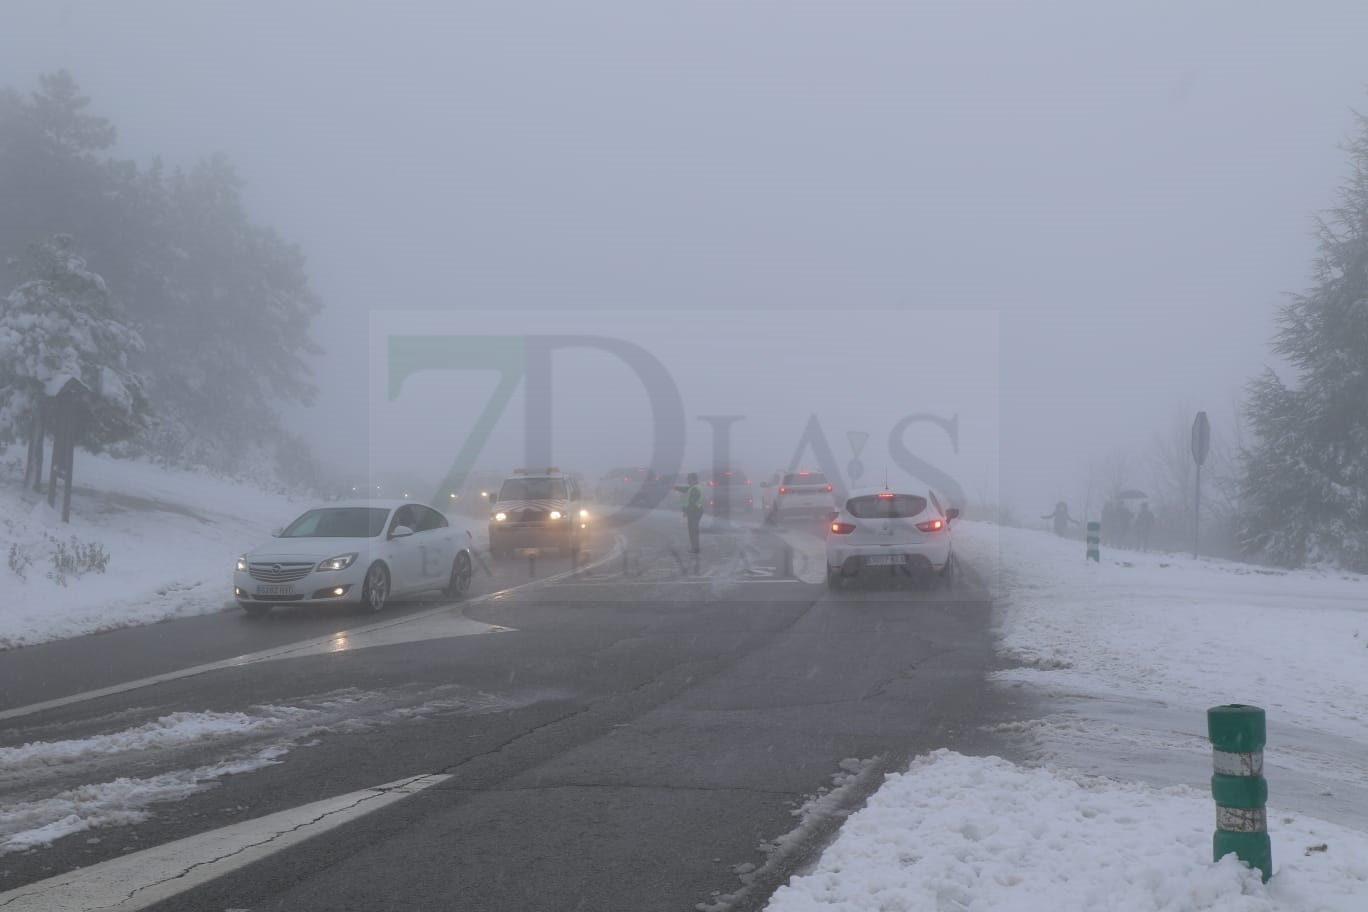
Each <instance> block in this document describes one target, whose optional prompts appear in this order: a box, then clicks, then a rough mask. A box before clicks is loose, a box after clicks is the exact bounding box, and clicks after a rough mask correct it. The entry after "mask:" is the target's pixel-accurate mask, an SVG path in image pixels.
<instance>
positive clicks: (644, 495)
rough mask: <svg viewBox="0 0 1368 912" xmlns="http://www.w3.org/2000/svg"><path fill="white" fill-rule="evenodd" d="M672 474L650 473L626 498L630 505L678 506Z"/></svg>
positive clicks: (647, 506) (644, 506) (646, 506)
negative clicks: (633, 492) (629, 496)
mask: <svg viewBox="0 0 1368 912" xmlns="http://www.w3.org/2000/svg"><path fill="white" fill-rule="evenodd" d="M675 478H676V476H674V475H661V474H659V473H655V472H653V473H651V474H650V475H648V476H647V477H646V478H645V479H644V480H643V481H642V483H641V487H640V488H639V489H638V490H637V492H636V493H635V494H633V495H632V496H631V498H630V499H629V500H628V502H627V505H628V506H631V507H643V508H650V507H676V508H677V507H678V506H679V502H678V501H679V498H678V497H677V496H676V495H675Z"/></svg>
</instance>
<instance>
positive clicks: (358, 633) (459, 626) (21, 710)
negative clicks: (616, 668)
mask: <svg viewBox="0 0 1368 912" xmlns="http://www.w3.org/2000/svg"><path fill="white" fill-rule="evenodd" d="M621 546H622V538H621V536H619V537H618V541H617V543H616V546H615V550H613V551H610V552H609V553H608V554H607V555H606V556H605V557H602V558H600V559H598V560H597V561H592V562H590V563H589V564H586V565H585V566H583V567H579V568H576V569H573V570H565V571H562V572H560V573H554V574H552V575H551V576H548V577H545V578H543V579H538V580H532V581H530V582H526V583H520V584H518V585H516V586H510V587H509V588H507V589H500V590H499V591H497V592H491V593H488V594H487V595H481V596H477V597H476V598H473V599H470V600H469V601H465V602H460V603H458V605H457V607H455V608H453V606H452V604H451V603H446V604H443V605H441V606H440V607H438V608H431V609H429V610H427V611H422V612H419V613H417V614H409V615H405V616H404V617H400V618H392V619H390V620H385V621H379V622H377V623H375V624H367V625H366V626H364V627H356V628H353V629H350V630H340V631H338V632H337V633H330V634H328V635H327V636H322V637H315V638H314V639H311V640H302V641H300V642H298V643H290V644H289V645H286V646H277V647H276V648H274V649H266V650H262V651H261V652H252V653H248V654H246V655H240V656H234V657H233V658H231V659H221V660H219V661H217V662H207V663H205V664H203V665H196V666H194V667H192V668H180V669H177V670H175V671H168V672H165V673H163V674H159V675H152V676H151V677H147V678H138V679H137V680H135V681H124V682H122V683H120V684H111V685H110V686H108V687H101V688H99V689H97V690H87V691H85V692H83V693H78V694H72V695H70V696H67V697H58V698H57V699H55V700H45V701H43V702H42V703H30V704H29V705H27V706H16V707H14V708H12V709H6V710H0V722H3V721H5V720H7V719H17V718H19V717H21V716H31V715H33V714H34V713H38V712H43V711H45V710H49V709H57V708H59V707H62V706H70V705H72V704H75V703H84V702H86V701H87V700H97V699H99V698H100V697H108V696H112V695H114V694H120V693H127V692H128V691H130V690H140V689H142V688H144V687H152V686H154V685H157V684H164V683H166V682H167V681H177V680H180V679H181V678H192V677H195V676H197V675H202V674H207V673H209V672H211V671H220V670H222V669H225V668H239V667H242V666H244V665H255V664H257V663H258V662H272V661H276V660H279V659H294V658H299V657H301V656H310V655H324V654H327V653H333V652H351V651H354V650H356V649H366V648H369V647H372V646H389V645H394V644H396V643H407V642H413V641H415V640H421V639H429V638H432V637H437V636H445V637H455V636H472V635H474V634H480V633H507V632H510V631H511V630H512V628H510V627H500V626H498V625H496V624H483V623H481V622H479V621H473V620H471V619H470V618H467V617H463V616H461V614H459V613H458V612H461V611H464V610H465V609H466V608H469V607H471V606H473V605H479V604H482V603H484V602H492V601H496V600H498V599H502V598H506V597H507V596H508V595H509V594H511V593H514V592H520V591H524V590H528V589H535V588H538V587H541V586H545V585H549V584H551V583H555V582H559V581H560V580H563V579H567V578H569V577H572V576H574V575H576V574H577V573H583V572H584V571H585V570H589V569H593V568H594V567H598V566H602V565H603V564H606V563H607V562H608V561H610V560H613V559H615V558H616V557H617V550H616V549H617V548H621Z"/></svg>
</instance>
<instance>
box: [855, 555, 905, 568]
mask: <svg viewBox="0 0 1368 912" xmlns="http://www.w3.org/2000/svg"><path fill="white" fill-rule="evenodd" d="M905 563H907V555H905V554H873V555H870V556H869V557H866V558H865V565H866V566H869V567H891V566H894V565H895V564H905Z"/></svg>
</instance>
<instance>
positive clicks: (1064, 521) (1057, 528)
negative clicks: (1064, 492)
mask: <svg viewBox="0 0 1368 912" xmlns="http://www.w3.org/2000/svg"><path fill="white" fill-rule="evenodd" d="M1040 518H1041V519H1050V520H1054V533H1055V535H1058V536H1060V537H1061V538H1063V537H1064V536H1066V535H1068V534H1069V523H1073V524H1075V525H1077V524H1078V520H1076V519H1074V518H1073V517H1072V516H1070V515H1069V505H1068V504H1066V503H1065V502H1064V501H1062V500H1061V501H1060V502H1059V503H1057V504H1055V508H1054V512H1053V513H1046V514H1045V515H1044V516H1042V517H1040Z"/></svg>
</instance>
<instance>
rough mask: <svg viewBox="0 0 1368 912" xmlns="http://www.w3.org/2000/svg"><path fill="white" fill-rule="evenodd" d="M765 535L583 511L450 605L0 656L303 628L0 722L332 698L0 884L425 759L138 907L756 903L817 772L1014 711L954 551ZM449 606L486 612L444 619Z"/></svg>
mask: <svg viewBox="0 0 1368 912" xmlns="http://www.w3.org/2000/svg"><path fill="white" fill-rule="evenodd" d="M793 534H798V535H802V534H804V532H803V530H788V534H787V535H786V536H785V538H786V539H788V541H790V542H791V541H792V540H793V539H792V536H793ZM785 538H781V537H780V536H778V535H776V534H775V533H774V532H773V531H771V530H769V529H766V528H763V527H759V526H758V525H757V524H755V523H752V522H748V521H747V520H746V518H743V519H741V521H739V522H738V523H736V524H734V525H731V526H725V527H723V526H720V525H719V526H717V527H715V528H710V529H709V530H708V532H707V534H705V535H704V547H703V554H702V555H700V556H699V557H698V558H697V560H696V561H695V560H694V558H693V557H692V556H691V555H685V554H683V553H682V545H683V539H684V536H683V528H682V523H681V522H680V521H679V519H678V517H677V516H675V515H674V514H672V513H668V512H666V513H662V514H657V515H649V516H646V517H643V518H641V519H640V520H639V521H637V522H633V523H631V524H630V525H626V526H623V527H621V528H619V529H618V530H616V531H615V532H608V533H604V534H603V535H601V536H600V539H599V540H598V541H597V542H596V546H595V548H594V551H593V553H592V554H588V555H586V556H585V558H584V560H583V562H582V564H581V565H580V566H579V567H578V568H572V566H571V564H570V563H569V561H568V560H567V559H563V558H547V557H543V558H539V559H537V560H536V561H535V562H534V563H533V562H529V561H528V560H527V559H515V560H512V561H507V562H499V563H494V562H492V561H487V562H486V564H485V566H484V567H483V568H482V569H481V572H479V573H477V577H476V583H475V586H474V588H473V590H472V598H471V599H468V600H467V601H466V602H464V603H458V604H455V605H451V606H446V605H444V604H443V603H441V602H427V603H420V604H416V605H402V606H395V608H394V609H393V610H392V611H391V612H387V613H386V615H385V616H384V621H385V622H386V623H390V622H395V623H394V625H393V626H394V631H390V632H387V634H386V635H387V636H392V640H393V641H386V642H385V644H383V645H371V644H370V642H368V641H367V638H366V637H365V636H360V635H349V633H348V631H349V630H352V629H354V628H358V627H361V626H364V625H368V624H371V623H373V622H374V621H376V620H377V619H376V618H372V617H366V618H356V617H345V616H338V615H330V614H326V613H317V612H307V611H288V612H276V613H274V614H273V615H272V616H271V617H269V618H267V619H265V620H264V621H250V620H248V619H246V618H245V617H243V616H241V615H240V614H238V613H237V612H235V611H228V612H224V613H222V614H215V615H210V616H206V617H202V618H194V619H189V620H185V621H177V622H172V623H166V624H160V625H156V626H153V627H148V628H140V629H133V630H125V631H118V632H115V633H110V634H104V635H100V636H94V637H84V638H81V639H78V640H70V641H65V642H62V643H57V644H51V645H49V646H43V647H35V648H32V649H26V650H17V651H12V652H9V653H2V654H0V682H3V689H2V690H0V694H2V695H3V701H4V702H3V704H0V710H10V711H13V710H14V708H15V707H21V706H26V705H29V704H34V703H38V702H40V701H45V700H53V699H56V698H61V697H68V696H70V695H73V694H79V693H83V692H87V691H91V690H95V689H97V688H103V687H109V686H111V685H116V684H120V683H122V682H128V681H132V680H135V679H146V678H148V677H149V676H153V675H165V674H167V673H170V672H175V671H177V670H181V669H186V668H190V667H192V666H197V665H201V664H203V663H207V662H218V661H222V660H225V659H230V658H232V657H234V656H242V655H246V654H249V653H254V652H258V651H261V650H267V649H271V648H276V647H281V646H285V645H288V644H291V643H299V642H301V641H306V640H317V641H319V642H320V643H322V644H324V645H321V646H319V647H318V648H316V649H314V650H311V651H308V652H305V653H301V654H298V655H295V656H293V657H286V658H277V659H272V660H269V661H258V662H252V663H250V664H239V665H230V666H228V667H218V668H213V669H207V670H202V671H199V672H196V673H194V674H189V675H185V676H181V677H170V678H169V679H167V680H162V681H160V682H157V683H149V684H146V685H145V686H139V687H137V688H134V689H130V690H126V691H123V692H118V693H113V694H110V695H108V696H103V697H97V698H92V699H77V700H75V701H73V702H71V703H69V704H65V705H60V706H57V707H54V708H51V709H47V710H44V711H41V712H36V713H27V714H23V715H20V716H18V717H17V718H11V719H9V720H7V721H6V722H5V730H4V734H3V741H2V742H0V746H6V745H14V744H21V743H26V742H28V741H33V740H54V739H76V738H81V737H88V736H89V735H90V734H93V733H96V732H100V731H104V730H108V729H109V728H110V727H111V726H113V727H126V726H128V725H129V724H134V723H136V722H137V721H138V720H140V719H151V718H157V717H159V716H164V715H165V714H167V713H174V712H177V711H185V712H205V711H220V712H230V711H235V710H242V709H245V708H249V707H253V706H261V705H267V704H269V705H285V704H299V705H304V704H308V705H323V704H326V705H328V706H329V707H330V709H329V711H330V712H331V713H332V715H331V716H329V717H328V719H329V721H328V723H327V724H326V725H319V724H317V723H316V722H315V723H311V724H312V725H313V727H312V728H311V729H310V730H309V731H308V732H301V733H299V734H300V737H299V738H298V739H297V741H296V742H295V743H294V744H293V746H292V747H291V749H290V750H289V752H288V753H286V754H284V755H283V757H282V758H281V759H280V761H279V762H277V763H274V764H273V765H269V766H267V767H265V768H263V769H259V770H256V771H254V772H250V773H245V774H242V775H237V776H225V777H223V778H222V780H221V781H217V782H216V783H215V784H214V786H213V787H212V788H209V789H207V790H204V791H201V792H199V793H197V794H195V795H192V796H190V797H188V798H184V799H183V800H180V801H176V802H173V803H167V804H163V805H160V806H158V807H157V809H156V812H155V813H154V815H153V816H152V817H151V819H148V820H146V821H144V822H142V823H137V824H133V825H129V826H122V827H112V828H107V829H104V830H102V831H100V834H99V838H98V841H91V839H90V838H89V834H78V835H77V836H73V837H69V838H67V839H63V840H59V841H58V842H57V843H55V844H54V845H53V846H51V847H50V848H43V849H38V850H34V851H32V852H28V853H23V854H12V855H9V856H3V857H0V893H3V892H4V891H10V890H14V889H15V888H16V887H19V886H21V885H25V884H31V883H35V882H39V881H42V880H43V879H44V878H49V877H52V876H54V875H57V874H61V873H63V872H66V871H70V870H73V869H77V868H82V867H85V866H88V865H92V864H96V863H99V862H101V861H105V860H108V859H112V858H117V857H121V856H126V855H131V854H133V853H136V852H139V851H142V850H145V849H147V848H148V847H151V846H156V845H161V844H165V843H168V842H170V841H173V840H177V839H182V838H185V837H188V836H191V835H194V834H197V833H204V832H206V831H208V830H212V829H215V828H219V827H224V826H228V825H230V824H234V823H238V822H242V821H247V820H252V819H254V818H260V817H263V816H265V815H267V814H271V813H274V812H278V811H284V810H287V809H289V808H292V807H297V806H299V805H303V804H306V803H308V802H312V801H318V800H320V799H324V798H328V797H331V796H336V795H341V794H344V793H348V792H351V791H354V790H358V789H366V788H371V787H374V786H375V785H377V784H380V783H387V782H392V781H394V780H396V779H400V778H403V777H406V776H414V775H421V774H434V773H440V774H443V775H446V776H449V778H447V779H444V780H443V781H442V782H441V783H440V784H439V785H436V786H434V787H433V788H430V789H427V790H426V791H423V792H422V793H420V794H417V795H413V796H411V797H408V798H406V799H404V800H403V801H399V802H397V803H395V804H392V805H390V806H388V807H386V808H385V809H383V810H380V811H377V812H375V813H373V814H370V815H368V816H365V817H363V818H361V819H359V820H357V821H355V822H352V823H348V824H346V825H344V826H340V827H338V828H336V829H333V830H330V831H328V832H326V833H323V834H322V835H319V836H317V837H315V838H312V839H309V840H308V841H306V842H303V843H302V844H299V845H297V846H294V847H292V848H289V849H287V850H285V851H282V852H278V853H274V854H270V855H268V856H267V857H265V858H264V859H262V860H260V861H257V862H255V863H253V864H251V865H248V866H246V867H244V868H242V869H240V870H238V871H236V872H233V873H230V874H228V875H226V876H223V877H219V878H217V879H214V880H212V881H210V882H208V883H205V884H203V885H200V886H197V887H195V888H193V889H191V890H189V891H188V892H184V893H181V894H179V895H177V896H175V897H173V898H171V899H168V900H165V901H164V902H162V903H161V904H160V905H154V906H151V907H150V908H157V909H165V910H172V909H174V910H200V909H203V910H224V909H244V910H245V909H251V910H267V909H289V910H292V912H297V910H320V912H321V910H329V912H336V910H344V909H355V910H367V912H373V910H380V909H395V910H399V909H403V910H414V909H457V908H459V909H463V910H499V912H505V910H506V912H515V910H517V912H527V910H557V912H559V910H566V909H592V910H596V912H606V910H623V912H649V910H657V909H659V910H667V909H668V910H688V909H694V908H713V909H719V910H721V909H729V910H730V909H738V910H739V909H755V908H761V907H763V905H764V902H765V900H766V898H767V897H768V895H769V893H770V892H771V891H772V890H773V889H774V888H775V887H776V886H778V885H779V884H780V883H782V882H783V881H784V880H785V879H786V877H787V876H788V875H789V874H790V873H792V872H793V871H794V870H796V869H798V868H800V867H801V866H802V865H803V864H804V863H805V862H808V861H810V860H811V859H812V858H813V857H815V855H816V853H818V852H819V851H820V848H821V847H822V845H823V844H824V842H825V840H826V839H828V838H829V837H830V836H831V834H832V833H833V832H834V829H835V828H836V827H837V826H838V825H839V822H840V819H841V816H840V814H839V813H831V811H830V809H827V811H826V812H824V813H808V814H802V813H799V812H800V809H802V808H803V807H804V805H805V804H806V803H808V802H809V801H811V800H812V799H813V798H815V797H817V796H819V795H821V794H824V793H825V792H827V791H829V790H830V789H832V788H834V787H836V786H838V785H840V786H843V787H844V788H843V791H842V793H841V801H840V802H839V805H840V806H843V807H847V808H848V807H853V806H856V805H857V804H858V803H859V801H860V800H861V799H862V798H863V797H864V795H866V794H868V792H869V791H870V790H872V789H873V788H875V787H877V785H878V782H879V780H880V778H881V775H882V773H883V772H885V771H889V770H893V769H897V768H898V767H899V766H901V765H902V764H904V763H905V762H906V761H907V760H908V759H909V758H910V757H911V756H914V755H916V754H918V753H922V752H926V751H930V750H934V749H937V748H941V747H948V748H954V749H957V750H961V751H964V752H969V753H979V752H1000V751H999V748H1000V747H1001V745H1000V744H998V743H997V742H996V741H995V738H994V736H992V735H991V734H989V733H988V732H986V731H985V730H984V729H985V726H990V725H991V724H992V723H995V722H999V721H1004V720H1008V719H1011V718H1013V717H1014V715H1015V714H1016V713H1017V712H1018V711H1019V707H1016V706H1014V705H1013V704H1012V703H1011V702H1010V697H1009V696H1007V695H1004V694H1001V693H998V692H995V691H994V690H993V689H992V688H990V687H989V685H988V684H987V683H986V675H987V673H988V671H989V669H990V667H991V665H992V662H993V649H992V641H991V636H990V632H989V630H990V620H991V610H992V609H991V604H990V602H989V600H988V596H987V594H986V592H985V590H984V589H983V587H981V586H979V585H977V584H976V582H975V578H974V573H973V568H972V567H969V568H965V570H966V572H964V573H962V574H961V577H960V580H959V581H958V583H957V584H956V586H955V587H954V588H953V589H950V590H948V591H947V590H944V589H941V590H936V591H923V590H921V589H917V588H913V587H911V586H903V585H900V583H901V582H902V581H899V580H897V579H893V580H886V581H880V583H879V584H876V585H869V586H859V587H853V588H850V589H847V590H843V591H840V592H837V593H831V592H828V591H827V589H826V588H825V586H824V585H821V584H818V583H815V582H806V581H804V579H799V578H786V573H788V572H789V571H790V570H792V568H793V567H794V566H795V560H794V556H793V554H792V552H791V551H789V549H788V545H786V543H785ZM800 558H801V555H800ZM798 563H800V564H801V559H800V560H799V561H798ZM572 570H578V572H572ZM807 578H808V579H810V578H811V575H810V574H808V575H807ZM532 580H539V581H541V582H539V583H538V584H537V585H532V586H528V585H526V584H527V583H529V582H530V581H532ZM510 587H513V588H510ZM490 593H502V594H498V595H496V596H495V597H493V598H481V596H482V595H488V594H490ZM401 619H406V620H404V622H403V623H398V622H399V621H400V620H401ZM472 622H480V623H482V624H486V625H490V626H489V627H482V628H480V629H481V630H484V631H488V632H482V633H479V634H478V635H456V633H458V632H459V633H465V632H468V627H469V626H470V625H471V624H472ZM444 625H446V626H444ZM462 625H465V626H462ZM396 631H397V632H396ZM404 631H407V632H404ZM215 749H216V748H214V747H212V746H208V745H206V747H205V748H204V750H205V755H204V756H203V757H198V758H187V757H184V756H179V757H176V758H174V762H176V763H178V764H182V765H183V764H186V763H190V762H196V761H207V760H208V759H210V753H211V752H212V751H213V750H215ZM156 762H158V761H157V760H155V759H152V758H150V759H149V760H148V764H149V767H152V766H155V764H156ZM166 762H172V761H171V758H166ZM115 772H116V771H114V770H97V771H91V772H90V773H89V774H90V775H93V776H111V775H113V774H114V773H115ZM74 784H75V783H73V785H74ZM2 797H3V796H0V798H2ZM699 904H702V905H701V906H700V905H699Z"/></svg>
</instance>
